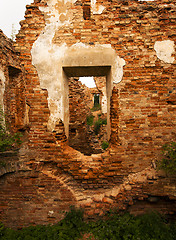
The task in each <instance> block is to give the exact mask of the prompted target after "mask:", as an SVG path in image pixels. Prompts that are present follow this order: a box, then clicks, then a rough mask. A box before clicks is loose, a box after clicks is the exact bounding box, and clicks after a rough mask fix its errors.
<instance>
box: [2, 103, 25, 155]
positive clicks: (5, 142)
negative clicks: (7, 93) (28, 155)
mask: <svg viewBox="0 0 176 240" xmlns="http://www.w3.org/2000/svg"><path fill="white" fill-rule="evenodd" d="M21 137H22V134H21V133H15V134H10V133H9V132H8V131H7V129H6V126H5V122H4V114H3V110H2V107H1V106H0V152H4V151H8V150H11V149H14V148H17V147H18V146H19V145H20V144H21V143H22V142H21Z"/></svg>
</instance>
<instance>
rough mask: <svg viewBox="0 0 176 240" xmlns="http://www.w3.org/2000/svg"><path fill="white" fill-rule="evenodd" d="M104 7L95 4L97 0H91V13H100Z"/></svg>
mask: <svg viewBox="0 0 176 240" xmlns="http://www.w3.org/2000/svg"><path fill="white" fill-rule="evenodd" d="M104 9H105V7H104V6H103V5H98V4H97V0H91V11H92V13H93V14H101V13H102V12H103V10H104Z"/></svg>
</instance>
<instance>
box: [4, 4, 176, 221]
mask: <svg viewBox="0 0 176 240" xmlns="http://www.w3.org/2000/svg"><path fill="white" fill-rule="evenodd" d="M175 40H176V39H175V1H169V0H162V1H138V0H131V1H121V0H119V1H117V0H116V1H115V0H114V1H113V0H112V1H99V0H97V1H76V0H67V1H64V2H63V1H56V0H49V1H39V0H36V1H34V3H33V4H31V5H30V6H27V10H26V15H25V20H23V21H22V22H21V30H20V32H19V34H18V35H17V39H16V43H15V49H16V51H19V52H20V56H19V57H20V61H21V65H22V66H23V68H24V72H25V97H26V100H25V101H26V103H27V105H28V114H27V116H28V139H27V142H26V144H25V149H23V154H24V155H25V159H26V160H25V161H26V162H27V163H28V167H29V168H30V169H34V171H38V172H40V173H42V172H43V171H44V170H43V169H45V174H46V175H48V176H51V178H52V179H55V181H56V182H55V184H56V185H57V181H58V182H59V181H60V176H62V174H65V175H64V176H66V177H65V178H64V179H67V178H68V179H67V180H66V182H65V183H64V184H65V185H64V186H65V188H67V187H69V188H70V189H71V190H72V196H74V197H72V196H70V197H71V198H72V199H73V201H72V202H73V203H75V204H76V205H77V206H82V207H84V208H85V209H86V214H87V216H95V215H96V216H98V215H101V214H102V212H104V211H105V210H108V209H109V208H111V207H112V206H113V207H116V208H117V209H125V208H127V207H128V206H129V205H133V204H134V203H135V201H136V200H137V201H142V200H143V199H145V200H148V199H149V196H151V195H152V196H159V197H167V199H169V198H170V199H175V196H176V193H175V180H174V179H168V178H166V177H163V175H162V176H161V174H160V173H158V172H157V171H156V169H155V162H156V160H157V159H159V158H160V157H161V154H160V152H161V146H162V145H163V144H164V143H166V142H171V141H175V137H176V136H175V124H176V118H175V117H176V115H175V113H176V111H175V92H176V88H175V87H176V86H175V76H176V70H175ZM89 74H90V75H92V76H106V79H107V80H106V81H107V96H108V99H107V104H108V106H109V108H108V116H109V123H108V124H109V125H108V126H109V130H108V131H109V136H110V140H109V142H110V147H109V148H108V149H107V151H106V152H105V153H102V154H99V155H92V156H84V155H83V154H81V153H80V152H78V151H76V150H74V149H72V148H71V147H69V146H68V143H67V138H66V136H67V137H68V122H69V107H68V106H69V104H68V102H69V101H68V78H69V77H79V76H83V75H85V76H88V75H89ZM23 102H24V101H23ZM26 103H25V104H26ZM20 157H21V155H19V159H20ZM29 163H30V164H29ZM53 163H54V164H55V167H53V165H52V164H53ZM36 169H37V170H36ZM9 177H10V176H9ZM13 177H14V178H17V175H16V173H15V172H14V173H13ZM7 178H8V176H7ZM38 178H39V179H40V174H39V175H38ZM52 181H54V180H52ZM56 185H55V186H56ZM56 188H57V186H56ZM44 189H45V190H44V191H43V194H44V195H45V192H46V191H47V189H48V187H47V186H45V188H44ZM13 191H14V190H13ZM13 191H12V192H13ZM3 194H4V195H3V196H4V198H5V197H6V196H7V195H6V192H5V189H4V192H3ZM45 198H46V199H50V196H48V195H47V194H46V195H45ZM10 199H11V200H10V201H11V204H12V205H11V206H5V207H4V212H3V214H4V213H5V212H8V209H10V208H13V207H14V206H15V202H14V200H13V198H10ZM74 199H76V200H74ZM30 201H31V202H32V203H34V202H35V201H33V200H32V199H31V200H30ZM74 201H75V202H74ZM31 202H29V204H31ZM35 204H36V203H35ZM48 204H49V205H48V206H50V209H52V201H51V202H48ZM44 205H45V203H44ZM12 206H13V207H12ZM23 207H24V205H23V204H22V207H21V208H23ZM33 209H34V207H33ZM161 210H162V209H161ZM17 211H19V209H18V210H17V209H16V211H14V213H16V212H17ZM31 211H32V210H31ZM50 211H52V210H50ZM53 211H54V210H53ZM168 211H170V210H168ZM172 211H173V212H174V211H175V207H174V205H173V209H172ZM34 212H35V211H34ZM170 212H171V211H170ZM40 213H41V215H42V216H44V215H45V219H47V218H46V212H45V213H44V212H43V210H42V209H41V210H40ZM31 214H32V217H33V223H37V221H38V218H35V216H34V215H35V213H31ZM56 215H57V216H56V219H57V217H58V219H59V216H60V215H59V214H56ZM8 216H9V215H8V213H7V215H6V218H5V219H3V221H4V222H6V224H7V222H8V220H9V219H8ZM51 221H52V220H51ZM54 221H55V220H53V222H54ZM43 222H45V221H43ZM25 223H29V221H28V220H27V219H25Z"/></svg>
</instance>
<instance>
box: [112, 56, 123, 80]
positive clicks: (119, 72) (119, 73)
mask: <svg viewBox="0 0 176 240" xmlns="http://www.w3.org/2000/svg"><path fill="white" fill-rule="evenodd" d="M124 66H125V60H124V59H123V58H120V57H119V56H117V57H116V59H115V65H114V66H113V67H115V68H116V70H115V71H114V72H115V76H114V77H113V79H114V81H113V83H119V82H120V81H121V80H122V77H123V67H124Z"/></svg>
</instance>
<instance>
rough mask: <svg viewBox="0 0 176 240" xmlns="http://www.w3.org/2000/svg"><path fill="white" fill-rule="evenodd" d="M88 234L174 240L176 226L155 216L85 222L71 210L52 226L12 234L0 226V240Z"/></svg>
mask: <svg viewBox="0 0 176 240" xmlns="http://www.w3.org/2000/svg"><path fill="white" fill-rule="evenodd" d="M84 233H91V235H94V237H95V239H98V240H109V239H110V240H166V239H167V240H174V239H176V224H175V223H168V222H167V221H166V219H165V218H164V217H163V216H161V215H159V214H158V213H150V214H145V215H142V216H138V217H134V216H133V215H130V214H129V213H124V214H121V215H118V214H111V215H109V217H108V218H107V219H106V220H99V221H90V222H85V221H84V220H83V211H82V210H79V209H75V208H72V209H71V210H70V212H69V213H67V215H66V217H65V218H64V219H63V220H62V221H60V222H59V223H58V224H55V225H47V226H35V227H28V228H23V229H22V230H18V231H15V230H12V229H9V228H5V227H4V226H3V225H2V224H0V239H1V240H76V239H81V236H82V235H83V234H84Z"/></svg>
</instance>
